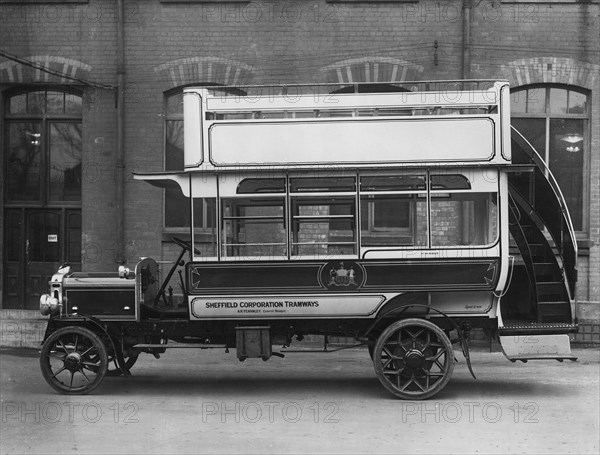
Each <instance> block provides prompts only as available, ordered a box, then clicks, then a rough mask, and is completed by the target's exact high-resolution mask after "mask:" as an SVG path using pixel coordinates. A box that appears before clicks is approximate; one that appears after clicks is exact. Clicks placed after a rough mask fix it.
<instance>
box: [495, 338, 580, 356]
mask: <svg viewBox="0 0 600 455" xmlns="http://www.w3.org/2000/svg"><path fill="white" fill-rule="evenodd" d="M499 338H500V346H501V347H502V352H503V353H504V355H505V356H506V358H507V359H508V360H511V361H513V362H514V361H516V360H522V361H527V360H534V359H556V360H560V361H562V360H565V359H568V360H577V357H575V356H574V355H573V354H572V353H571V341H570V340H569V335H567V334H559V335H512V336H499Z"/></svg>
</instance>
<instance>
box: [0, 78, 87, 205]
mask: <svg viewBox="0 0 600 455" xmlns="http://www.w3.org/2000/svg"><path fill="white" fill-rule="evenodd" d="M36 92H44V97H45V98H44V103H45V104H46V102H47V99H48V97H47V93H48V92H59V93H61V94H62V95H63V113H52V112H50V113H49V112H47V110H46V106H44V110H43V112H27V111H28V108H27V106H26V112H24V113H21V112H19V113H11V112H10V103H11V100H12V99H13V98H15V97H17V96H21V95H27V96H29V94H31V93H36ZM66 95H73V96H76V97H78V98H79V99H80V101H81V112H79V113H78V114H74V113H67V112H66ZM83 102H84V97H83V91H82V90H80V89H76V88H73V87H70V86H53V85H42V86H27V87H20V88H18V89H16V90H7V91H6V92H4V93H3V94H2V124H1V127H2V132H3V143H2V144H1V145H2V147H3V150H5V153H4V154H3V155H4V156H3V158H2V160H3V162H2V174H3V179H4V177H5V175H6V172H8V162H7V160H8V153H7V152H8V149H9V147H10V143H9V139H10V137H9V134H8V130H9V128H10V125H11V124H18V123H24V122H30V123H32V124H38V125H39V127H40V136H41V139H42V140H41V147H40V174H39V194H38V197H37V198H36V199H9V191H8V190H9V188H8V179H6V181H5V182H3V185H2V186H3V188H2V193H3V198H2V199H3V201H2V202H3V206H4V207H5V208H11V207H47V208H61V207H74V208H79V207H81V205H82V198H83V188H80V195H79V199H78V200H60V199H52V197H51V194H50V193H51V188H50V183H51V181H50V180H51V174H52V169H51V164H52V160H51V152H52V150H51V129H52V125H53V124H56V123H63V124H66V123H69V124H78V125H79V126H80V131H81V132H82V138H81V164H82V165H83ZM26 103H27V101H26ZM81 177H82V180H83V175H82V176H81ZM82 183H83V182H82Z"/></svg>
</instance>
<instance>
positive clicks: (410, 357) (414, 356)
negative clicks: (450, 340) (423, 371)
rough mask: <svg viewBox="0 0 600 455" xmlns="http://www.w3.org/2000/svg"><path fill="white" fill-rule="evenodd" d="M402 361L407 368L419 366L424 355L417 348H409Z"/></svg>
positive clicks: (422, 361) (423, 359)
mask: <svg viewBox="0 0 600 455" xmlns="http://www.w3.org/2000/svg"><path fill="white" fill-rule="evenodd" d="M404 363H406V365H407V366H408V367H409V368H412V369H416V368H421V367H422V366H423V364H424V363H425V355H424V354H423V352H421V351H420V350H418V349H410V350H409V351H408V352H407V353H406V355H405V356H404Z"/></svg>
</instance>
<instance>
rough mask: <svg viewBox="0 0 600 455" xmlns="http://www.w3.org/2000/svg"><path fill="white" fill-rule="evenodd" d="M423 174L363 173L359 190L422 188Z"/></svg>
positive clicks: (423, 186) (423, 184)
mask: <svg viewBox="0 0 600 455" xmlns="http://www.w3.org/2000/svg"><path fill="white" fill-rule="evenodd" d="M425 182H426V178H425V176H424V175H372V176H371V175H365V176H361V178H360V190H361V191H408V190H424V189H425Z"/></svg>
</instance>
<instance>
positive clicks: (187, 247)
mask: <svg viewBox="0 0 600 455" xmlns="http://www.w3.org/2000/svg"><path fill="white" fill-rule="evenodd" d="M171 240H173V242H174V243H176V244H177V245H179V246H180V247H181V248H183V249H184V250H186V251H190V252H191V251H192V244H191V243H190V242H186V241H184V240H181V239H179V238H177V237H171ZM194 254H197V255H200V254H202V252H201V251H200V250H199V249H198V248H194Z"/></svg>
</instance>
